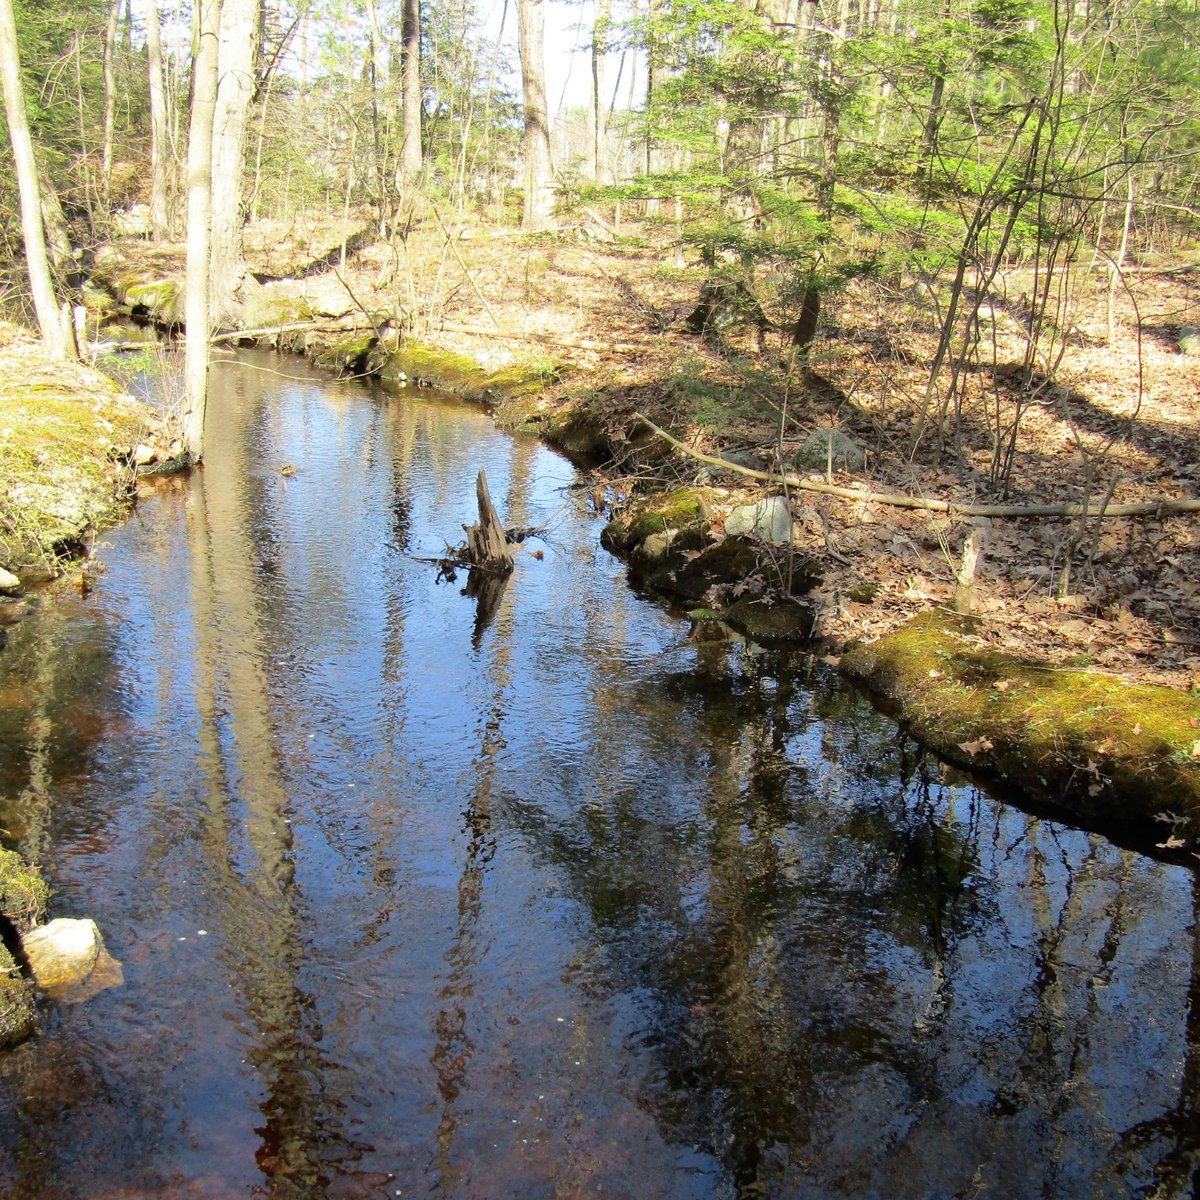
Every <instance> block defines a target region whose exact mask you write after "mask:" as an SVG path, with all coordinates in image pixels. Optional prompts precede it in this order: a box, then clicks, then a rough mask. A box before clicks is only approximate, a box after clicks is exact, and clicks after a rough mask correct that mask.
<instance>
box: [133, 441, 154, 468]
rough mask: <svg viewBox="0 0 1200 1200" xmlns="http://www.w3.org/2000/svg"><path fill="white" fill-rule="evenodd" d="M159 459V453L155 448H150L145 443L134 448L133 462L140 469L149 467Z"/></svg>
mask: <svg viewBox="0 0 1200 1200" xmlns="http://www.w3.org/2000/svg"><path fill="white" fill-rule="evenodd" d="M156 458H158V451H157V450H156V449H155V448H154V447H153V446H148V445H147V444H146V443H145V442H139V443H138V444H137V445H136V446H134V448H133V461H134V462H135V463H137V465H138V466H139V467H147V466H149V465H150V464H151V463H152V462H154V460H155V459H156Z"/></svg>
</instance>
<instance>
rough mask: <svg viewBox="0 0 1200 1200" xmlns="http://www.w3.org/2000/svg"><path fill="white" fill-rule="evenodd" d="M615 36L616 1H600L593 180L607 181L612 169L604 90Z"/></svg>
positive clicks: (596, 27) (594, 50)
mask: <svg viewBox="0 0 1200 1200" xmlns="http://www.w3.org/2000/svg"><path fill="white" fill-rule="evenodd" d="M611 36H612V0H596V15H595V19H594V22H593V25H592V179H593V180H594V181H595V182H596V183H605V182H607V180H608V177H609V170H608V161H607V158H608V154H607V142H608V102H607V100H606V98H605V95H604V91H605V87H604V60H605V57H606V55H607V54H608V42H609V38H610V37H611Z"/></svg>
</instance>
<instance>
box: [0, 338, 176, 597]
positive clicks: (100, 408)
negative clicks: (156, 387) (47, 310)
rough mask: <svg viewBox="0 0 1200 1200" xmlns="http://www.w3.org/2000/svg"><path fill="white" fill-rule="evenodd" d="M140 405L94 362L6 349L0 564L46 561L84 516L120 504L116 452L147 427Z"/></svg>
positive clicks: (91, 518) (124, 485)
mask: <svg viewBox="0 0 1200 1200" xmlns="http://www.w3.org/2000/svg"><path fill="white" fill-rule="evenodd" d="M153 422H154V417H153V414H152V413H151V412H150V410H149V409H148V408H146V407H145V406H144V405H142V404H139V403H137V402H135V401H132V400H130V399H128V398H127V397H121V396H120V395H119V393H118V391H117V387H116V385H115V384H114V383H113V382H112V381H111V380H109V379H106V378H105V377H104V376H102V375H100V374H99V373H98V372H96V371H92V370H89V369H88V368H85V367H82V366H79V365H74V364H68V365H54V366H51V365H49V364H46V365H43V364H42V363H40V362H39V361H38V360H37V359H35V358H27V357H25V356H20V357H11V358H10V357H8V356H5V358H4V362H3V364H2V365H0V565H3V566H6V567H8V568H9V569H10V570H14V571H17V572H18V573H21V572H23V571H25V570H27V569H28V568H30V567H32V566H37V567H39V568H46V567H49V566H51V565H52V564H53V562H54V560H55V558H56V556H57V554H58V552H59V550H60V549H62V548H63V547H64V546H65V545H66V544H68V543H70V542H71V541H72V540H73V539H77V538H78V536H79V533H80V531H81V530H82V529H84V528H85V527H86V526H87V525H89V524H92V525H94V526H96V527H102V526H103V525H105V524H108V523H110V522H111V520H112V519H113V518H114V517H115V516H116V515H117V513H118V512H119V511H120V509H121V506H122V505H123V503H124V502H125V499H126V496H127V490H128V487H129V486H130V485H131V483H132V474H131V472H129V471H127V470H125V469H123V468H121V466H120V465H119V463H118V462H117V461H115V458H116V455H115V454H114V451H117V452H127V451H128V449H129V448H130V447H132V446H134V445H136V444H137V443H138V442H140V441H143V440H145V439H146V437H147V436H148V434H149V432H150V430H151V429H152V427H153Z"/></svg>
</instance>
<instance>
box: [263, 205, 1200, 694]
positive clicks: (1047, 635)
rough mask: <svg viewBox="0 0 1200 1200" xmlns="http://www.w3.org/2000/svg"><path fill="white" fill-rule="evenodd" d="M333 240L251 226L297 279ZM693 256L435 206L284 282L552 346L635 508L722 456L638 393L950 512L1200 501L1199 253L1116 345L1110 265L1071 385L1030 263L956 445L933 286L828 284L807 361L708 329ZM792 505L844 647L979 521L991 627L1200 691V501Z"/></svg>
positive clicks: (887, 619) (1019, 643)
mask: <svg viewBox="0 0 1200 1200" xmlns="http://www.w3.org/2000/svg"><path fill="white" fill-rule="evenodd" d="M337 237H338V234H337V233H336V232H334V231H333V230H331V229H330V228H328V227H318V226H313V227H309V228H304V229H301V228H298V227H296V226H292V227H289V228H287V229H285V228H282V227H279V226H274V225H264V226H259V227H257V228H255V229H253V230H252V231H251V238H250V245H249V251H250V257H251V260H252V265H253V266H254V269H255V270H256V271H260V272H264V273H268V274H271V275H292V274H294V272H295V270H296V267H297V266H298V265H299V264H300V263H302V262H304V261H305V260H306V259H307V258H313V257H316V256H317V255H318V254H319V253H325V251H326V250H327V249H328V248H329V246H331V245H336V244H337ZM694 257H695V256H694V255H689V258H688V264H687V265H684V266H679V265H677V263H678V258H677V257H676V254H675V251H674V247H673V246H672V244H671V241H670V229H669V227H667V226H666V224H665V223H664V224H663V225H662V226H657V227H656V226H654V225H652V224H649V223H647V222H644V221H643V222H640V223H638V224H631V225H629V226H628V227H627V228H626V229H623V230H621V231H619V232H618V233H617V235H616V236H615V237H614V236H612V234H611V233H610V232H609V231H608V230H606V229H603V228H602V227H599V226H595V225H593V226H590V227H586V228H582V229H576V230H571V231H560V232H558V233H555V234H547V235H541V236H522V235H520V234H516V233H514V232H512V231H500V232H497V231H489V230H487V229H484V228H475V227H472V226H467V227H465V228H453V229H451V228H448V227H447V226H445V225H442V224H440V223H439V225H438V226H437V227H434V228H426V229H425V230H424V231H423V232H419V233H417V234H414V235H413V236H410V237H409V238H408V240H407V242H406V243H404V244H402V245H401V246H400V247H399V248H397V247H395V246H391V245H388V244H385V243H374V244H368V245H366V246H365V247H363V248H362V249H360V250H358V251H357V252H356V253H354V254H352V255H350V256H349V257H348V260H347V263H346V266H345V267H344V268H341V269H339V268H335V269H333V270H331V271H327V272H323V273H320V274H316V275H313V276H311V277H309V278H307V279H304V280H300V281H296V280H290V281H288V282H286V283H272V284H269V285H268V290H270V289H283V290H287V291H288V292H290V293H292V294H295V293H296V292H297V290H298V291H299V292H300V293H301V294H303V295H304V296H305V297H306V299H307V300H308V301H310V302H313V303H315V304H316V305H317V306H318V307H320V304H321V303H323V302H324V303H327V302H328V299H329V297H330V296H332V297H333V298H334V299H335V300H336V299H338V298H339V297H340V299H341V301H342V303H341V305H340V306H335V307H341V308H342V309H344V308H345V307H346V302H347V301H349V302H351V303H352V304H353V305H354V306H355V307H362V308H367V309H375V310H378V309H386V310H388V311H392V312H395V311H403V312H404V313H405V314H406V320H407V321H408V323H409V326H410V330H411V335H412V336H414V337H416V338H419V339H421V340H422V341H425V342H428V343H431V344H433V345H436V346H439V347H443V348H446V349H451V350H455V351H458V352H461V353H463V354H466V355H469V356H471V357H473V358H475V359H477V360H479V361H481V362H482V363H484V364H485V365H487V366H489V367H496V368H501V367H504V366H506V365H508V364H510V363H512V362H514V361H516V360H520V359H522V358H524V359H525V360H529V358H530V356H531V355H534V356H537V357H538V358H540V359H552V360H553V361H554V362H555V363H556V364H557V365H558V370H557V373H556V378H557V379H558V382H556V383H552V384H551V385H550V386H548V388H547V390H546V392H545V394H544V395H543V397H542V398H541V400H540V401H539V406H540V407H541V408H542V409H544V410H545V412H546V413H547V414H552V413H553V411H554V410H555V409H556V408H562V407H569V406H580V405H585V406H587V407H588V408H589V409H590V410H591V411H592V414H593V416H594V417H596V418H598V419H600V420H601V421H603V423H604V425H605V426H606V434H607V441H608V444H609V445H610V447H611V449H612V451H613V454H614V457H613V459H612V461H610V462H609V463H608V464H606V465H605V466H604V467H603V468H602V470H601V474H602V476H603V479H604V482H605V483H606V484H607V486H608V495H609V498H610V500H613V501H614V502H616V503H617V504H620V503H621V502H622V499H623V498H624V497H626V496H628V495H629V494H630V493H631V492H634V491H636V490H637V489H639V488H641V489H644V488H646V487H648V486H659V485H663V486H665V485H674V486H677V485H679V484H681V483H686V482H688V481H690V480H694V479H695V478H696V477H697V474H698V473H699V472H701V471H702V470H703V468H702V466H701V464H700V463H698V462H695V461H691V460H689V459H687V458H686V457H685V456H683V455H679V454H675V455H673V456H672V457H670V458H664V457H662V456H661V455H660V456H658V459H657V461H652V459H651V458H649V457H647V455H646V454H645V453H644V444H645V437H644V431H638V430H637V429H636V428H635V424H636V422H635V418H634V414H635V412H639V411H640V412H642V413H644V414H645V415H646V416H648V417H649V418H650V419H651V420H653V421H654V422H655V423H656V424H658V425H659V426H661V427H663V428H665V429H668V430H670V431H671V432H672V433H673V434H674V435H675V436H677V437H678V438H680V439H681V440H682V441H684V442H685V443H686V444H687V445H688V446H689V447H691V448H694V449H695V450H698V451H701V452H706V453H709V454H713V453H728V452H730V451H741V452H743V453H745V452H748V453H749V458H748V459H747V461H754V460H755V459H756V458H757V460H758V462H759V464H760V465H762V466H766V467H769V466H771V464H772V463H778V462H779V461H781V460H782V461H784V462H785V463H790V462H791V459H792V454H793V452H794V451H795V450H796V448H797V447H798V446H800V445H801V444H802V443H803V442H804V441H805V439H806V438H808V437H809V436H810V435H811V434H812V433H813V431H814V430H818V429H822V428H830V427H832V428H834V429H836V430H838V431H840V432H841V433H843V434H844V435H845V436H847V437H848V438H850V439H852V440H853V441H854V442H855V443H856V444H857V445H858V446H860V447H861V448H862V449H863V451H864V452H865V465H864V466H863V468H862V469H861V470H858V471H855V472H854V473H853V474H852V475H850V474H844V473H839V472H837V471H834V472H833V476H832V479H831V481H832V482H833V483H835V484H838V483H840V484H844V485H846V486H848V487H852V488H862V489H864V490H870V491H872V492H876V493H902V494H905V495H909V496H913V497H920V498H926V499H936V500H942V501H946V502H948V503H949V504H950V505H951V506H958V505H969V504H980V503H985V502H993V501H1003V502H1005V503H1008V504H1052V503H1059V502H1066V501H1080V500H1083V499H1088V498H1090V500H1091V502H1092V504H1093V505H1097V504H1100V503H1101V502H1103V501H1104V500H1105V498H1106V497H1107V499H1108V501H1109V502H1111V503H1112V504H1119V503H1126V502H1137V501H1159V500H1162V499H1176V498H1190V497H1196V496H1197V495H1200V426H1198V424H1197V413H1196V408H1197V403H1198V401H1200V358H1197V357H1188V356H1187V355H1185V354H1183V353H1181V351H1180V349H1179V345H1178V340H1177V339H1178V332H1179V329H1180V327H1185V326H1189V325H1191V326H1194V325H1200V271H1198V270H1193V271H1190V272H1175V273H1171V272H1170V271H1157V270H1155V269H1153V266H1152V264H1151V265H1148V266H1141V267H1138V268H1136V269H1134V270H1133V271H1132V272H1130V273H1129V274H1128V275H1127V276H1126V279H1125V285H1126V286H1125V287H1124V288H1123V289H1118V290H1117V293H1116V298H1115V305H1114V306H1113V311H1112V325H1111V340H1110V325H1109V312H1108V303H1107V301H1108V294H1109V292H1108V284H1107V279H1106V276H1105V275H1104V273H1103V272H1097V273H1095V274H1093V275H1092V276H1090V277H1088V278H1087V279H1085V281H1084V283H1083V284H1082V286H1080V287H1077V291H1076V294H1075V295H1074V296H1073V297H1072V307H1071V317H1070V319H1069V322H1068V323H1064V327H1063V328H1061V329H1058V330H1055V331H1054V338H1053V344H1052V346H1051V347H1050V351H1051V353H1052V355H1055V356H1057V355H1061V360H1060V361H1059V362H1058V364H1057V368H1056V370H1055V371H1054V372H1053V381H1052V382H1048V381H1046V379H1045V377H1044V376H1043V377H1039V379H1038V380H1037V382H1038V383H1040V385H1041V386H1040V387H1035V390H1034V392H1033V394H1024V393H1022V392H1020V391H1019V390H1018V389H1019V386H1020V384H1021V371H1020V367H1021V364H1022V362H1023V360H1024V354H1025V345H1026V338H1025V328H1026V326H1025V324H1024V321H1023V317H1024V315H1025V313H1026V311H1027V300H1026V295H1027V293H1028V292H1029V290H1030V289H1031V287H1032V285H1033V280H1032V276H1031V274H1030V273H1029V272H1028V271H1026V272H1019V271H1018V272H1013V273H1012V275H1011V276H1010V278H1009V279H1008V280H1007V281H1006V287H1007V294H1008V295H1009V296H1011V297H1012V301H1011V303H1010V304H1008V305H1007V306H1005V308H1004V309H1003V310H1000V309H999V308H998V309H997V310H996V311H994V312H992V313H989V314H988V319H987V320H985V321H984V322H983V325H982V328H981V334H982V337H983V339H984V343H985V344H984V346H983V347H981V353H980V354H979V361H980V363H981V364H982V365H981V366H979V367H978V368H976V369H972V370H970V371H968V372H966V373H965V387H964V392H965V394H964V398H963V400H962V403H961V419H960V422H959V427H958V441H959V445H958V448H957V450H956V448H955V444H954V442H955V433H954V429H953V427H952V422H951V420H950V419H949V418H948V419H947V421H946V425H945V430H946V435H945V437H944V439H941V440H942V441H943V442H944V444H943V445H942V446H940V447H939V440H940V439H939V437H938V435H937V429H936V424H937V422H936V415H937V406H938V401H937V399H936V398H935V399H934V401H933V405H932V414H933V416H934V418H935V419H934V421H933V426H934V427H933V428H931V429H930V430H929V431H928V432H927V433H926V435H925V436H924V438H923V439H922V440H921V442H920V444H919V445H918V446H917V448H916V451H915V453H913V452H912V451H911V439H912V433H913V429H914V422H915V420H916V419H917V415H918V414H919V412H920V410H921V408H922V405H923V403H924V397H925V388H926V381H927V379H928V377H929V371H930V363H931V362H932V360H933V356H934V354H935V352H936V347H937V332H938V330H937V320H936V312H935V310H934V308H933V306H932V301H931V298H930V296H929V294H928V293H927V292H925V291H922V290H919V289H917V288H914V287H910V288H907V289H901V288H898V287H894V286H889V285H886V284H883V283H880V282H878V281H860V282H858V283H856V284H854V285H852V286H851V287H849V288H848V289H846V290H845V291H843V292H841V293H839V294H837V295H835V296H833V297H831V298H830V299H829V301H828V302H827V304H826V306H825V310H824V312H823V314H822V325H821V330H820V333H819V337H818V342H817V345H816V348H815V352H814V355H813V358H812V363H811V366H812V371H813V373H812V375H810V376H808V377H804V376H803V375H802V374H801V373H799V372H796V371H795V370H792V371H791V372H790V373H789V371H788V370H787V368H786V357H787V353H786V352H787V347H786V345H785V344H784V338H783V337H782V336H781V334H780V333H779V332H777V331H776V330H770V331H768V332H767V334H766V339H765V347H764V349H763V350H762V351H761V352H760V350H759V348H758V344H757V337H756V334H755V331H754V330H753V329H749V328H747V329H743V330H741V331H738V330H736V329H734V330H731V331H730V334H729V336H728V338H727V344H726V345H725V346H724V347H722V348H721V352H718V349H717V348H715V347H714V346H712V345H711V344H710V343H709V342H708V341H707V340H705V339H702V338H701V337H700V336H698V335H697V334H695V333H693V332H690V331H689V330H688V328H687V323H686V319H687V317H688V315H689V314H690V313H691V312H692V310H693V309H694V308H695V306H696V303H697V299H698V297H699V293H700V286H701V283H702V282H703V280H704V279H705V278H706V276H707V275H708V272H707V271H706V269H705V268H704V267H702V266H700V265H698V264H696V263H695V262H694ZM1193 257H1194V252H1193ZM1164 265H1166V264H1164ZM776 282H777V281H775V280H773V279H772V278H769V277H767V278H763V279H762V280H760V281H758V282H757V283H754V284H752V287H753V288H754V290H755V294H756V295H757V296H758V298H760V299H761V300H762V301H763V306H764V308H765V309H766V312H767V315H768V316H769V317H771V316H774V315H775V314H776V313H777V312H778V309H777V308H776V306H775V304H773V303H772V300H771V295H772V288H773V286H774V285H775V283H776ZM1047 338H1049V335H1047ZM1018 406H1020V408H1019V411H1020V413H1021V416H1020V421H1019V425H1018V428H1017V431H1016V436H1015V441H1014V442H1013V447H1012V455H1011V459H1010V462H1009V466H1008V470H1007V471H1006V472H1001V471H1000V470H999V467H997V469H995V470H994V469H993V462H994V459H995V453H994V450H993V446H994V444H995V441H996V431H997V428H999V430H1000V433H1001V435H1002V439H1001V440H1003V436H1006V435H1008V434H1010V433H1011V429H1012V424H1013V418H1014V415H1015V414H1016V413H1017V412H1018ZM634 447H641V448H642V452H635V451H634V449H633V448H634ZM706 474H711V472H706ZM1001 475H1002V476H1003V478H997V477H998V476H1001ZM812 477H813V478H814V479H822V478H823V473H822V472H816V473H815V474H814V475H813V476H812ZM707 484H708V486H709V487H712V486H714V485H719V486H721V487H722V488H723V491H724V495H725V496H726V498H727V503H728V505H729V506H732V505H734V504H735V503H743V502H745V501H746V500H747V499H748V498H751V497H752V496H753V495H756V494H763V493H765V491H766V490H767V489H766V488H764V487H763V486H762V485H761V484H757V483H753V482H751V481H750V480H748V479H745V478H740V477H738V476H737V475H735V474H729V475H721V474H718V476H717V477H716V478H710V479H708V480H707ZM776 490H777V489H776ZM793 499H794V502H796V505H794V506H798V516H799V518H800V519H799V521H798V529H799V531H800V532H799V538H800V541H801V545H800V549H801V550H803V551H806V552H810V553H811V554H813V555H814V556H815V557H817V558H818V559H820V560H821V562H822V564H823V579H822V582H821V584H820V585H819V587H818V589H817V591H816V593H815V594H814V598H815V600H816V602H817V604H818V607H819V617H818V622H817V632H818V634H819V635H821V636H822V637H823V638H824V639H826V641H827V645H828V646H829V647H830V649H831V650H832V651H833V652H835V653H836V652H838V651H839V650H840V649H841V648H843V647H845V646H847V645H850V644H853V643H856V642H860V641H863V640H871V639H875V638H878V637H880V636H881V635H883V634H886V633H889V632H891V631H893V630H895V629H897V628H898V627H900V626H901V625H902V624H904V623H905V622H906V621H908V620H909V619H910V618H911V617H913V616H914V615H915V614H917V613H919V612H921V611H924V610H927V609H929V608H931V607H933V606H937V605H940V604H944V603H946V602H948V601H949V600H950V599H951V598H952V597H953V594H954V590H955V571H956V569H957V568H958V566H959V563H960V556H961V552H962V548H963V543H964V541H965V539H966V537H967V535H968V533H969V532H970V531H971V530H972V529H975V528H978V527H981V526H982V527H986V543H985V549H984V554H983V557H982V559H981V561H980V564H979V567H978V571H977V575H976V593H975V604H976V611H977V614H978V618H979V619H978V622H977V625H976V630H977V633H978V636H979V637H980V638H981V639H982V641H983V643H984V644H985V645H987V646H991V647H994V648H996V649H999V650H1004V651H1009V652H1018V653H1020V654H1022V655H1028V656H1036V657H1038V658H1040V659H1042V660H1044V661H1046V662H1048V663H1053V664H1071V665H1080V666H1081V665H1089V666H1091V667H1093V668H1095V669H1097V670H1101V671H1106V672H1111V673H1114V674H1116V675H1119V676H1121V677H1123V678H1125V679H1129V680H1137V681H1141V682H1150V683H1160V684H1166V685H1169V686H1171V687H1174V688H1176V689H1180V690H1184V691H1194V690H1196V689H1200V521H1198V518H1197V516H1196V515H1195V514H1188V515H1178V516H1161V517H1160V516H1149V517H1135V518H1107V519H1104V520H1100V521H1098V520H1095V519H1092V520H1088V521H1082V522H1081V521H1080V520H1079V519H1078V518H1075V519H1047V518H1043V517H1036V518H1026V519H981V518H962V517H958V516H956V515H955V514H954V513H953V511H951V512H950V513H945V512H935V511H922V510H919V509H905V508H899V507H894V506H891V505H888V504H883V503H875V502H865V501H863V500H860V499H847V498H841V497H836V496H831V495H815V494H805V495H803V496H802V497H800V496H794V497H793ZM800 500H802V501H803V504H802V505H798V502H799V501H800ZM720 516H721V514H720V513H719V512H718V513H717V514H716V517H715V520H716V522H717V523H718V524H719V521H720ZM1068 559H1069V560H1070V566H1069V569H1068V571H1067V574H1066V578H1065V579H1064V566H1065V564H1066V563H1067V561H1068Z"/></svg>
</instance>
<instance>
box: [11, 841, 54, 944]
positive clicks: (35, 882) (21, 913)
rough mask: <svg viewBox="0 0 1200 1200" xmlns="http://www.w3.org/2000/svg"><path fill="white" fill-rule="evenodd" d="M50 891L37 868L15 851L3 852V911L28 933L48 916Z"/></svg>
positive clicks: (19, 927) (21, 930) (22, 930)
mask: <svg viewBox="0 0 1200 1200" xmlns="http://www.w3.org/2000/svg"><path fill="white" fill-rule="evenodd" d="M49 902H50V888H49V886H48V885H47V883H46V881H45V880H44V879H43V878H42V875H41V872H40V871H39V870H38V869H37V868H36V867H31V866H28V865H27V864H26V863H25V860H24V859H23V858H22V857H21V856H20V855H19V854H17V853H16V851H14V850H3V849H0V912H2V913H3V914H4V915H5V916H6V917H7V918H8V919H9V920H10V921H11V922H12V923H13V924H14V925H15V926H16V927H17V929H18V930H19V931H20V932H22V933H24V932H25V931H26V930H28V929H32V928H33V926H34V925H36V924H38V922H39V921H41V919H42V917H44V916H45V914H46V905H47V904H49Z"/></svg>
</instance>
